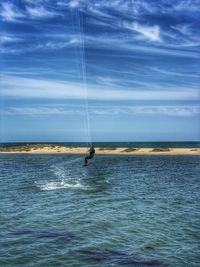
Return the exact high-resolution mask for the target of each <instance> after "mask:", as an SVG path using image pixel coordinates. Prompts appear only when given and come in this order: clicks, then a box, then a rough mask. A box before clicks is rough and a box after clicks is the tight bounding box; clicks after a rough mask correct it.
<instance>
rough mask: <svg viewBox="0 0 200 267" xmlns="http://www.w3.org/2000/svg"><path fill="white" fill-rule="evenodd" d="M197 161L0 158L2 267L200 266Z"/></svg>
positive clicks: (169, 158)
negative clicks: (87, 160) (87, 162)
mask: <svg viewBox="0 0 200 267" xmlns="http://www.w3.org/2000/svg"><path fill="white" fill-rule="evenodd" d="M199 159H200V158H199V156H184V155H183V156H166V155H165V156H161V155H155V156H154V155H150V156H148V155H140V156H137V155H134V156H125V155H121V156H120V155H112V156H111V155H109V156H105V155H97V156H95V158H94V159H93V160H92V161H90V164H89V165H88V166H87V167H83V157H82V156H81V155H17V154H12V155H9V154H1V155H0V198H1V206H0V266H24V267H27V266H34V267H37V266H48V267H51V266H52V267H55V266H67V267H79V266H83V267H90V266H94V267H95V266H99V267H100V266H102V267H105V266H109V267H110V266H143V267H144V266H174V267H178V266H180V267H184V266H185V267H194V266H195V267H199V266H200V258H199V255H200V251H199V245H200V244H199V240H200V231H199V225H200V210H199V208H200V207H199V205H200V204H199V203H200V194H199V192H200V180H199V171H200V161H199Z"/></svg>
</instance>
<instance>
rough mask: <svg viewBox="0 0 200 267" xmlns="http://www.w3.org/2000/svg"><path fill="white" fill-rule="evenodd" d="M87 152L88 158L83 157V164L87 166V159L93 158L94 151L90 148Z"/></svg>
mask: <svg viewBox="0 0 200 267" xmlns="http://www.w3.org/2000/svg"><path fill="white" fill-rule="evenodd" d="M89 152H90V154H89V156H87V157H85V164H87V160H88V159H91V158H93V157H94V154H95V149H94V148H93V147H91V148H90V149H89Z"/></svg>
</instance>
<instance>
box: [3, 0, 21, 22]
mask: <svg viewBox="0 0 200 267" xmlns="http://www.w3.org/2000/svg"><path fill="white" fill-rule="evenodd" d="M1 17H2V19H3V20H4V21H8V22H16V21H18V19H21V18H24V17H25V15H24V14H23V13H22V12H21V11H20V10H19V9H18V8H17V7H16V6H15V5H14V4H13V3H11V2H3V3H2V4H1Z"/></svg>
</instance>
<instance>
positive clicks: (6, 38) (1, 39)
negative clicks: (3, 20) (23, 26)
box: [0, 34, 22, 44]
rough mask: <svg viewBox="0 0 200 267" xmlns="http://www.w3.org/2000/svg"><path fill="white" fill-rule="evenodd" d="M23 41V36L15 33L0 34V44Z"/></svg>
mask: <svg viewBox="0 0 200 267" xmlns="http://www.w3.org/2000/svg"><path fill="white" fill-rule="evenodd" d="M19 41H22V38H19V37H15V36H13V35H3V34H2V35H1V36H0V44H7V43H15V42H19Z"/></svg>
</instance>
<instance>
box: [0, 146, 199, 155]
mask: <svg viewBox="0 0 200 267" xmlns="http://www.w3.org/2000/svg"><path fill="white" fill-rule="evenodd" d="M95 150H96V154H97V155H200V148H125V147H123V148H115V147H112V148H108V147H107V148H106V147H105V148H101V147H97V148H95ZM87 151H88V148H87V147H65V146H56V145H55V146H49V145H29V146H28V145H27V146H22V147H20V146H18V147H1V148H0V154H5V153H6V154H87Z"/></svg>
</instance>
